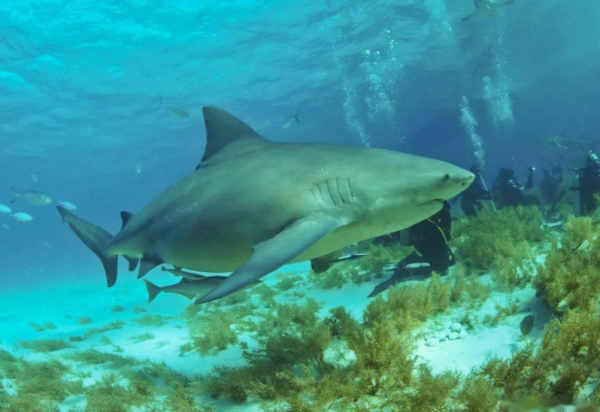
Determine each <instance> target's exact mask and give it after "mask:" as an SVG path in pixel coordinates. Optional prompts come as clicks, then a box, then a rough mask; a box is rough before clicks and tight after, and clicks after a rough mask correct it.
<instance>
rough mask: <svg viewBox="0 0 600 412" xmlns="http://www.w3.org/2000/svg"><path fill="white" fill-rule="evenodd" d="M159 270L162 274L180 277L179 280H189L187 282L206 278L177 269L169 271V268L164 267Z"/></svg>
mask: <svg viewBox="0 0 600 412" xmlns="http://www.w3.org/2000/svg"><path fill="white" fill-rule="evenodd" d="M161 270H162V271H163V272H169V273H170V274H172V275H175V276H177V277H180V278H185V279H189V280H198V279H203V278H205V277H206V276H204V275H202V274H200V273H194V272H188V271H186V270H183V269H181V268H177V267H174V268H172V269H169V268H166V267H164V266H163V267H162V268H161Z"/></svg>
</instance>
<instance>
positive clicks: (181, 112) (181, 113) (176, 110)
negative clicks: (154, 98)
mask: <svg viewBox="0 0 600 412" xmlns="http://www.w3.org/2000/svg"><path fill="white" fill-rule="evenodd" d="M165 107H166V108H167V110H168V111H169V112H170V113H171V114H172V115H173V116H177V117H181V118H187V117H190V112H188V111H187V110H183V109H180V108H178V107H175V106H165Z"/></svg>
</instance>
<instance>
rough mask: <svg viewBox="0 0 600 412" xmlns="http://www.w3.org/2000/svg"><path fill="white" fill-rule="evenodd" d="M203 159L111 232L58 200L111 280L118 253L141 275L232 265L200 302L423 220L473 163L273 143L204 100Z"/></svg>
mask: <svg viewBox="0 0 600 412" xmlns="http://www.w3.org/2000/svg"><path fill="white" fill-rule="evenodd" d="M203 113H204V120H205V123H206V140H207V144H206V150H205V153H204V156H203V157H202V161H201V163H200V164H199V166H198V167H197V168H196V170H195V171H193V172H192V173H191V174H189V175H188V176H186V177H184V178H183V179H181V180H180V181H179V182H178V183H176V184H174V185H173V186H171V187H170V188H168V189H167V190H165V191H164V192H163V193H162V194H160V195H159V196H158V197H157V198H156V199H155V200H153V201H152V202H151V203H150V204H148V205H147V206H145V207H144V208H143V209H142V210H141V211H140V212H139V213H138V214H136V215H132V214H131V213H126V212H124V213H122V214H121V215H122V217H123V227H122V229H121V231H120V232H119V233H118V234H117V235H116V236H114V237H113V236H112V235H111V234H109V233H108V232H106V231H105V230H103V229H101V228H99V227H97V226H95V225H93V224H91V223H88V222H86V221H85V220H83V219H80V218H78V217H76V216H75V215H73V214H72V213H71V212H69V211H68V210H66V209H64V208H62V207H60V206H59V207H58V211H59V212H60V214H61V215H62V217H63V220H64V221H65V222H67V223H69V225H70V227H71V228H72V229H73V231H74V232H75V234H76V235H77V236H78V237H79V238H80V239H81V240H82V241H83V242H84V243H85V244H86V245H87V246H88V247H89V248H90V249H91V250H92V251H93V252H94V253H95V254H96V255H97V256H98V257H99V258H100V260H101V261H102V263H103V265H104V269H105V272H106V278H107V283H108V285H109V286H112V285H113V284H114V283H115V281H116V279H117V257H118V256H119V255H122V256H124V257H125V258H126V259H128V260H129V262H130V267H135V263H136V262H137V260H138V259H140V260H141V264H140V269H139V272H138V277H142V276H144V275H145V274H146V273H148V271H150V270H151V269H153V268H154V267H156V266H158V265H160V264H163V263H166V264H171V265H173V266H176V267H180V268H184V269H189V270H194V271H201V272H211V273H218V272H233V273H232V274H231V275H230V276H229V277H228V278H227V279H226V280H224V281H223V282H221V283H220V284H219V285H218V286H216V287H215V289H213V290H211V291H210V292H208V293H207V294H206V295H204V296H203V297H202V298H201V299H199V300H198V301H197V303H205V302H209V301H212V300H215V299H219V298H221V297H223V296H226V295H228V294H230V293H233V292H235V291H236V290H239V289H241V288H243V287H245V286H247V285H250V284H252V283H254V282H256V281H257V280H258V279H260V278H261V277H263V276H265V275H268V274H269V273H271V272H273V271H274V270H276V269H277V268H279V267H281V266H283V265H286V264H288V263H292V262H301V261H305V260H311V259H315V258H319V257H321V256H324V255H328V254H331V253H333V252H335V251H337V250H340V249H343V248H344V247H346V246H348V245H351V244H354V243H357V242H359V241H362V240H365V239H369V238H373V237H377V236H380V235H384V234H388V233H391V232H395V231H398V230H402V229H404V228H407V227H410V226H412V225H414V224H415V223H418V222H420V221H422V220H424V219H426V218H428V217H429V216H431V215H433V214H434V213H436V212H438V211H439V210H440V209H441V208H442V204H443V203H442V202H443V201H444V200H447V199H450V198H452V197H454V196H456V195H457V194H459V193H461V192H462V191H463V190H465V189H466V188H467V187H468V186H469V185H470V184H471V182H472V181H473V178H474V176H473V174H472V173H470V172H468V171H466V170H463V169H461V168H458V167H456V166H453V165H451V164H448V163H445V162H441V161H438V160H433V159H427V158H423V157H419V156H413V155H409V154H405V153H399V152H393V151H389V150H382V149H373V148H367V147H353V146H342V145H339V146H336V145H326V144H300V143H276V142H271V141H268V140H266V139H265V138H263V137H262V136H261V135H259V134H258V133H256V132H255V131H254V130H253V129H251V128H250V127H249V126H248V125H246V124H245V123H243V122H242V121H240V120H239V119H237V118H236V117H234V116H233V115H231V114H230V113H228V112H226V111H224V110H221V109H219V108H216V107H204V108H203Z"/></svg>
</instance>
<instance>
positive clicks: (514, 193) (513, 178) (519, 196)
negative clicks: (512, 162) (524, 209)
mask: <svg viewBox="0 0 600 412" xmlns="http://www.w3.org/2000/svg"><path fill="white" fill-rule="evenodd" d="M523 189H524V187H523V185H522V184H521V182H520V181H519V179H518V178H517V175H516V173H515V171H514V169H509V168H502V169H500V171H499V172H498V177H496V180H495V181H494V188H493V191H494V199H496V201H497V202H498V203H499V204H498V206H499V207H505V206H512V207H517V206H519V205H522V204H523V203H524V200H525V199H524V196H523Z"/></svg>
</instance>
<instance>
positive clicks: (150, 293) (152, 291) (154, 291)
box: [144, 279, 162, 303]
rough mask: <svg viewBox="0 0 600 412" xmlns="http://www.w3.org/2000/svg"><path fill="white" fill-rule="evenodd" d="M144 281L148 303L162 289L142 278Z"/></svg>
mask: <svg viewBox="0 0 600 412" xmlns="http://www.w3.org/2000/svg"><path fill="white" fill-rule="evenodd" d="M144 283H145V284H146V290H147V291H148V303H150V302H152V301H153V300H154V298H155V297H157V296H158V294H159V293H160V292H162V289H161V288H160V287H158V286H156V285H155V284H154V283H152V282H150V281H149V280H146V279H144Z"/></svg>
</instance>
